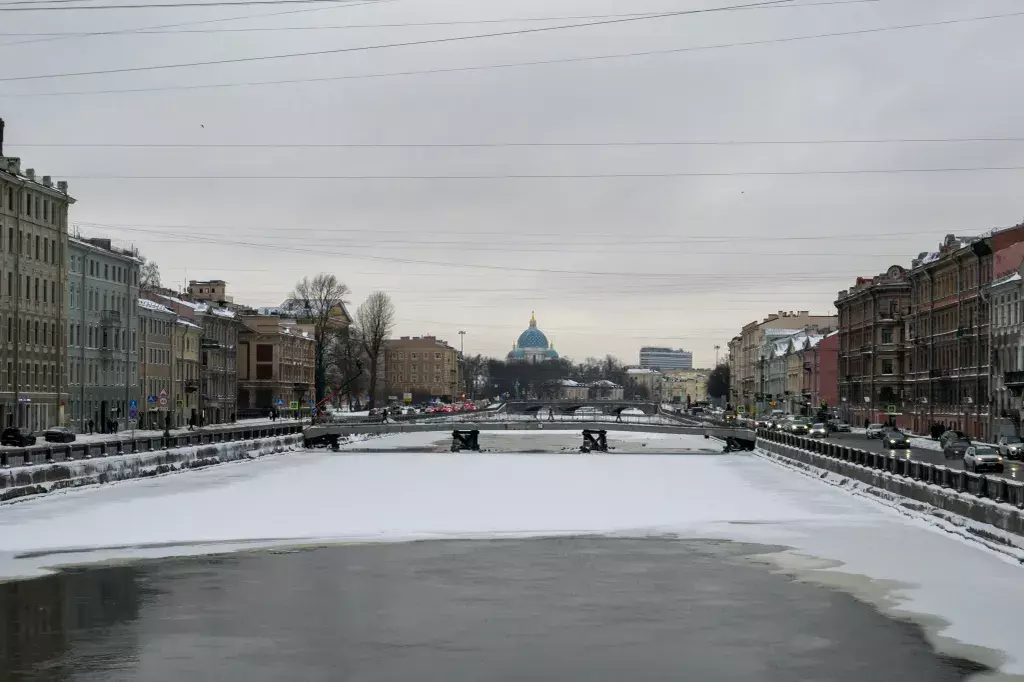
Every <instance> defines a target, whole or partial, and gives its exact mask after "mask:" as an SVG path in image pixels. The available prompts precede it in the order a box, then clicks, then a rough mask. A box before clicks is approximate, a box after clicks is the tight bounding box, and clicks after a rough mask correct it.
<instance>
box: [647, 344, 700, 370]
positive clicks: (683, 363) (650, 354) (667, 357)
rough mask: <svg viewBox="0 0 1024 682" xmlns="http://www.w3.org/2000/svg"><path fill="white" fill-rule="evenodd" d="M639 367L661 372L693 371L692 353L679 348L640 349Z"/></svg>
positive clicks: (652, 347)
mask: <svg viewBox="0 0 1024 682" xmlns="http://www.w3.org/2000/svg"><path fill="white" fill-rule="evenodd" d="M640 367H642V368H645V369H657V370H660V371H662V372H670V371H675V370H680V369H693V353H691V352H690V351H688V350H683V349H681V348H657V347H654V346H644V347H643V348H641V349H640Z"/></svg>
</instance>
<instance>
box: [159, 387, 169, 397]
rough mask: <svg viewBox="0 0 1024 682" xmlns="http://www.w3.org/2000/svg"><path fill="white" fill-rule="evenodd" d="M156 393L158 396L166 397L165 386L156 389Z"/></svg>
mask: <svg viewBox="0 0 1024 682" xmlns="http://www.w3.org/2000/svg"><path fill="white" fill-rule="evenodd" d="M157 395H158V396H160V397H161V398H166V397H167V389H166V388H161V389H160V390H159V391H157Z"/></svg>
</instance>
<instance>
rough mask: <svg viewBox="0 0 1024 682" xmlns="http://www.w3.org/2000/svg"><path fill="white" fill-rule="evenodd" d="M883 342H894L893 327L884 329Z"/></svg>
mask: <svg viewBox="0 0 1024 682" xmlns="http://www.w3.org/2000/svg"><path fill="white" fill-rule="evenodd" d="M882 343H892V330H891V329H883V330H882Z"/></svg>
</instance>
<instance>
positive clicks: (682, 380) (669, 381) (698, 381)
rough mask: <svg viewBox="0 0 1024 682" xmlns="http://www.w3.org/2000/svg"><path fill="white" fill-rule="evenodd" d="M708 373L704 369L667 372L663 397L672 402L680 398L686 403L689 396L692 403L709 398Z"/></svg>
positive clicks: (680, 400)
mask: <svg viewBox="0 0 1024 682" xmlns="http://www.w3.org/2000/svg"><path fill="white" fill-rule="evenodd" d="M708 374H710V371H709V370H704V369H679V370H675V371H672V372H665V378H664V379H663V381H662V399H663V400H665V401H667V402H672V401H673V400H675V398H677V397H678V398H679V402H681V403H685V402H686V399H687V396H689V399H690V402H691V403H697V402H703V401H706V400H707V399H708Z"/></svg>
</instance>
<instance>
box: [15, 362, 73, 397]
mask: <svg viewBox="0 0 1024 682" xmlns="http://www.w3.org/2000/svg"><path fill="white" fill-rule="evenodd" d="M18 375H20V381H19V383H18V386H17V388H15V386H14V384H15V380H17V379H19V376H18ZM3 379H4V384H5V385H6V386H7V390H8V391H14V390H17V391H19V392H21V391H49V390H57V388H58V384H59V382H58V381H57V379H58V376H57V365H55V364H53V363H49V364H47V363H38V362H32V363H30V362H24V363H19V368H18V374H15V368H14V363H12V362H8V363H7V368H6V370H5V374H4V378H3Z"/></svg>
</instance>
